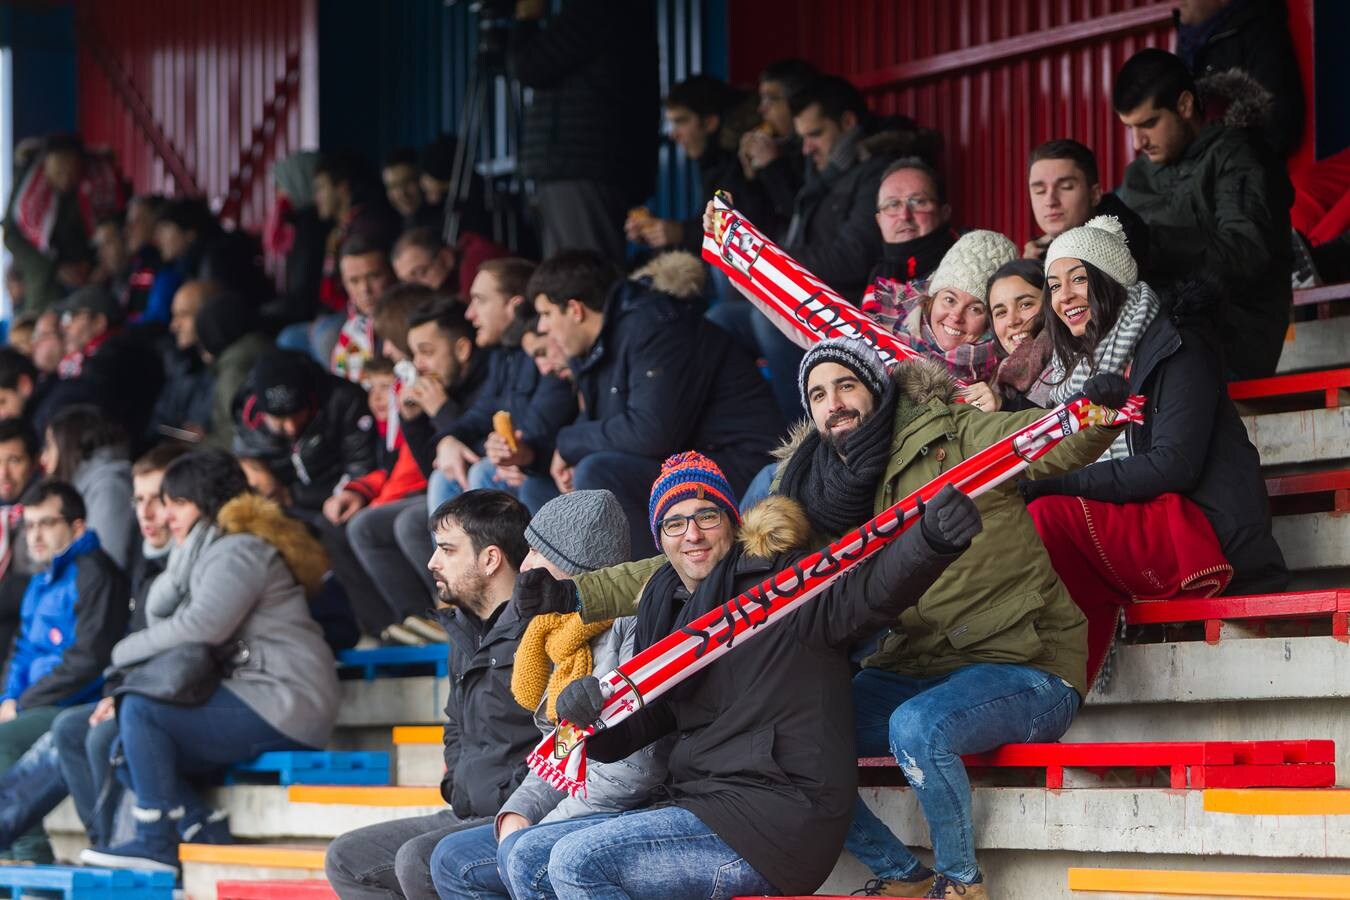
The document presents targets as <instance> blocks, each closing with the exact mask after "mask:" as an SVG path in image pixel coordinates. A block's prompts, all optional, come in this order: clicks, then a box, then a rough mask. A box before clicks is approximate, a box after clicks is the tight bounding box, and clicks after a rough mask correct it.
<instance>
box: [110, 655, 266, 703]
mask: <svg viewBox="0 0 1350 900" xmlns="http://www.w3.org/2000/svg"><path fill="white" fill-rule="evenodd" d="M242 643H243V642H242V641H234V642H231V643H228V644H225V645H224V646H220V647H217V646H213V645H211V644H201V643H197V644H182V645H180V646H177V647H174V648H172V649H170V650H165V651H164V652H163V653H158V654H156V655H155V656H152V657H150V658H149V659H147V660H145V661H144V662H140V663H137V664H135V665H134V666H129V667H127V668H123V669H117V670H115V671H113V672H111V673H109V675H108V682H109V684H110V685H111V687H112V690H111V696H113V697H120V696H122V695H123V694H140V695H141V696H142V697H149V698H150V699H151V700H160V701H162V702H164V703H173V704H175V705H178V706H201V705H202V704H203V703H205V702H206V701H207V700H209V699H211V695H212V694H214V693H215V692H216V688H218V687H220V683H221V681H223V680H224V679H225V678H226V677H228V675H229V671H228V670H229V668H232V667H231V666H229V662H230V660H232V659H233V658H235V657H237V656H238V655H239V653H240V645H241V644H242Z"/></svg>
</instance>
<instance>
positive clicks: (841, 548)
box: [529, 397, 1143, 796]
mask: <svg viewBox="0 0 1350 900" xmlns="http://www.w3.org/2000/svg"><path fill="white" fill-rule="evenodd" d="M1142 409H1143V398H1142V397H1132V398H1131V399H1130V401H1129V403H1127V404H1126V405H1125V407H1124V408H1123V409H1121V410H1120V411H1119V412H1117V411H1116V410H1108V409H1103V408H1102V407H1100V406H1095V405H1093V404H1092V403H1090V402H1089V401H1088V400H1087V399H1086V398H1084V397H1078V398H1076V399H1073V400H1071V401H1070V402H1068V403H1067V404H1065V405H1063V406H1059V407H1057V408H1055V409H1053V410H1051V411H1050V412H1048V413H1046V414H1045V415H1044V416H1042V417H1041V418H1039V419H1037V420H1036V421H1035V422H1033V423H1031V424H1030V425H1027V426H1026V427H1024V428H1022V429H1020V430H1018V431H1016V432H1014V433H1013V434H1010V435H1008V436H1007V437H1005V438H1003V439H1002V440H1000V441H998V442H997V443H995V444H993V445H992V446H990V447H988V448H986V449H984V450H981V451H980V452H979V453H976V454H975V455H973V456H971V457H970V458H969V459H966V460H965V461H964V462H962V463H960V464H959V465H957V466H955V467H953V468H952V469H950V470H948V471H947V472H944V473H942V474H941V475H939V476H938V477H937V478H934V479H933V480H932V481H930V482H928V483H927V484H925V485H924V486H923V487H921V488H919V490H917V491H915V492H914V493H912V494H910V495H909V496H908V497H905V498H904V499H903V500H901V501H900V502H898V503H896V504H895V505H894V506H891V507H889V508H887V509H885V510H883V511H882V512H881V513H880V514H879V515H877V516H876V517H875V518H873V519H872V520H871V521H869V522H867V523H866V524H864V525H862V526H861V527H860V528H857V529H855V530H853V531H851V532H849V533H848V534H846V535H844V536H843V537H841V538H840V539H839V540H837V541H835V542H834V543H833V544H831V545H830V546H828V547H826V548H825V549H824V550H820V551H818V552H816V553H813V554H811V555H810V556H808V557H806V558H805V559H803V560H801V561H800V562H798V563H796V564H794V565H793V567H792V568H791V569H789V570H786V571H783V572H779V573H778V574H776V575H774V576H773V577H771V578H769V579H767V580H766V581H764V582H762V583H761V584H759V585H757V586H755V587H754V588H751V589H750V590H749V591H746V592H745V593H743V594H741V595H739V596H737V597H733V598H732V599H730V600H728V601H727V602H726V603H724V604H722V605H721V606H719V607H717V608H716V609H714V610H711V611H710V612H708V613H706V614H705V615H703V616H700V617H699V618H697V619H695V620H694V621H693V622H691V623H690V624H689V625H687V626H685V627H684V628H682V629H680V630H679V631H677V632H675V633H674V634H671V635H668V636H667V637H665V638H662V639H661V640H659V641H657V642H656V643H655V644H653V645H652V646H651V647H648V648H647V649H646V650H644V651H642V652H641V653H639V654H637V655H636V656H634V657H632V658H631V659H629V660H628V661H627V662H625V663H623V664H622V665H620V666H619V667H618V668H617V669H615V670H613V671H612V672H610V673H609V674H607V675H605V676H604V677H603V678H601V679H600V687H601V690H602V691H603V692H604V694H605V697H606V700H605V705H604V707H603V709H602V710H601V713H600V719H599V720H598V721H597V722H595V723H591V724H587V725H578V724H574V723H570V722H567V721H561V722H559V723H558V727H557V728H555V729H554V730H553V731H552V732H551V733H550V734H549V735H548V736H547V737H545V738H544V740H543V741H542V742H541V743H540V744H539V746H538V747H536V748H535V749H534V751H533V752H531V753H530V756H529V764H530V768H531V769H533V770H534V772H535V773H536V774H537V775H539V776H540V777H541V778H543V779H544V780H545V781H547V782H548V783H549V784H551V785H553V787H554V788H556V789H558V790H561V791H567V792H568V793H569V794H571V795H573V796H576V795H577V794H578V793H584V792H585V789H586V751H585V741H586V738H587V737H589V736H590V735H592V734H594V733H595V732H596V731H597V730H599V729H603V728H609V727H612V726H614V725H617V724H618V723H619V722H622V721H623V720H624V719H626V718H628V717H629V716H631V715H633V714H634V713H635V712H637V711H638V710H640V709H642V707H643V706H645V705H646V704H648V703H651V702H652V701H653V700H655V699H657V698H658V697H660V696H661V695H662V694H664V693H665V692H666V691H668V690H670V689H671V688H673V687H674V686H675V685H677V684H679V683H680V682H681V681H683V680H684V679H686V678H689V677H690V676H692V675H694V674H695V673H696V672H699V671H700V670H702V669H703V668H705V667H706V666H708V665H710V664H712V663H713V662H715V661H716V660H717V659H718V658H720V657H721V656H722V654H724V653H728V652H730V651H731V650H732V649H733V647H734V646H737V645H738V643H739V644H743V643H744V642H745V641H748V640H750V639H751V638H753V637H755V635H757V634H760V633H762V626H764V625H772V624H776V623H778V622H781V621H782V620H783V619H785V618H787V616H788V615H790V614H791V613H792V612H793V611H795V610H796V609H798V608H799V607H800V606H802V605H803V604H805V603H807V602H809V601H811V600H812V599H813V598H815V597H816V596H818V595H819V594H820V593H821V592H823V591H824V590H825V589H826V588H828V587H829V586H830V585H831V584H833V583H834V582H835V581H836V580H838V579H839V578H840V577H842V576H843V575H844V574H845V573H846V572H848V571H849V570H851V569H852V568H853V567H854V566H856V565H858V564H859V563H861V562H862V561H863V560H865V559H867V558H869V557H870V556H872V554H874V553H876V552H877V551H878V550H880V549H881V548H882V547H883V546H885V545H886V544H887V543H889V542H890V541H893V540H895V538H896V537H898V536H899V535H900V534H901V533H902V532H903V531H904V530H905V529H906V528H908V527H910V526H911V525H913V524H914V523H915V522H916V521H917V520H918V501H919V500H920V499H921V498H922V499H923V500H925V501H927V500H930V499H932V497H933V496H934V495H935V494H937V492H938V491H939V490H940V489H941V488H942V487H943V486H944V485H947V484H951V485H954V486H955V487H956V488H957V489H959V490H961V491H964V492H965V493H966V494H967V495H969V496H971V497H978V496H979V495H980V494H982V493H984V492H985V491H988V490H990V489H991V488H994V487H996V486H998V485H999V484H1002V483H1003V482H1004V481H1006V480H1007V479H1009V478H1011V477H1013V476H1014V475H1016V474H1017V473H1018V472H1021V471H1022V470H1023V469H1025V468H1026V467H1027V465H1028V464H1029V463H1031V462H1032V461H1034V460H1036V459H1038V458H1040V457H1041V456H1043V455H1045V454H1046V453H1048V452H1049V451H1050V450H1051V449H1052V448H1053V447H1054V446H1055V445H1056V444H1058V443H1059V442H1060V441H1061V440H1063V439H1064V438H1066V437H1068V436H1069V435H1071V434H1074V433H1076V432H1078V431H1080V430H1082V429H1083V428H1085V427H1087V426H1089V425H1093V424H1098V423H1101V424H1117V423H1120V422H1122V421H1125V422H1140V421H1142V419H1143V416H1142Z"/></svg>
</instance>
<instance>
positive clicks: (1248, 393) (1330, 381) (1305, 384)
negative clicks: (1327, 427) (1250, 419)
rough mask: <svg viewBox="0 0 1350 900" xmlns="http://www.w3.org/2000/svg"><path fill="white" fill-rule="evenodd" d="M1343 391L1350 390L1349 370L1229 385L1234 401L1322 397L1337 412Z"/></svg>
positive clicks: (1284, 376) (1299, 373)
mask: <svg viewBox="0 0 1350 900" xmlns="http://www.w3.org/2000/svg"><path fill="white" fill-rule="evenodd" d="M1343 388H1350V368H1343V369H1323V370H1322V371H1320V372H1297V373H1295V374H1293V375H1275V376H1272V377H1270V378H1253V379H1250V380H1249V381H1234V382H1230V383H1229V385H1228V396H1229V397H1231V398H1232V399H1234V400H1259V399H1261V398H1263V397H1287V396H1292V395H1295V394H1317V393H1321V394H1323V400H1324V401H1325V404H1326V408H1327V409H1334V408H1336V407H1338V406H1340V405H1341V400H1340V392H1341V390H1342V389H1343Z"/></svg>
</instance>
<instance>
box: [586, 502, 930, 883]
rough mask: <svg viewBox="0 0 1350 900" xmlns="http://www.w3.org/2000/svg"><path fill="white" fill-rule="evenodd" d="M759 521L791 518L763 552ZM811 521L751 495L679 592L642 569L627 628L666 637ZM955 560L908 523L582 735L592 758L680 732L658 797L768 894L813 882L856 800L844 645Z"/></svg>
mask: <svg viewBox="0 0 1350 900" xmlns="http://www.w3.org/2000/svg"><path fill="white" fill-rule="evenodd" d="M766 521H775V522H777V523H784V522H790V525H789V526H788V527H789V528H790V530H791V532H792V539H791V540H789V541H783V540H781V539H775V540H774V541H773V542H772V543H773V544H774V546H773V547H772V548H770V551H769V552H765V551H764V549H763V548H762V547H756V546H755V544H756V543H767V542H763V541H760V540H759V535H760V534H761V533H762V531H763V528H764V523H765V522H766ZM809 532H810V526H809V524H808V523H807V521H806V517H805V513H804V512H802V510H801V508H800V507H799V506H797V504H796V503H794V502H793V501H791V500H789V499H787V498H785V497H770V498H769V499H767V500H765V501H763V502H762V503H760V504H758V505H757V506H756V507H755V508H754V509H753V510H751V511H750V512H749V513H747V515H746V522H745V527H744V528H743V529H742V535H741V540H742V542H743V543H744V548H743V546H742V545H741V544H738V545H737V546H736V547H734V548H733V549H732V550H731V552H729V553H728V554H727V556H726V557H725V558H724V559H723V560H722V561H721V562H720V563H719V564H718V566H717V568H715V569H714V570H713V572H712V574H711V575H709V576H708V578H707V579H705V580H704V582H703V583H702V584H701V585H700V586H699V590H697V591H696V592H695V593H694V595H693V597H691V598H689V600H688V601H686V602H684V603H683V604H681V602H680V601H679V599H678V595H677V596H676V597H671V596H670V592H668V591H667V592H664V593H663V592H661V591H660V590H659V588H660V586H661V584H662V579H663V573H662V572H661V571H658V572H657V574H656V575H654V576H653V577H652V579H651V581H650V582H649V583H648V587H647V589H646V590H644V592H643V597H642V600H641V601H640V602H639V603H638V626H637V627H638V634H639V635H643V634H646V633H650V632H653V631H655V633H657V634H659V635H660V636H661V637H664V636H665V634H668V633H670V632H673V631H675V630H676V629H679V628H681V627H682V626H684V625H687V624H688V623H689V622H691V621H693V620H694V619H696V618H698V616H700V615H702V614H703V613H706V612H708V611H709V610H711V609H713V608H714V607H716V606H718V605H720V604H721V603H723V602H725V601H726V600H729V599H731V597H733V596H735V595H736V594H738V593H741V592H744V591H746V590H748V589H750V588H751V587H754V586H756V585H758V584H760V583H761V582H763V581H764V580H765V579H766V578H768V577H769V576H771V575H773V574H774V573H776V572H779V571H782V570H784V569H788V568H790V567H791V566H792V565H794V564H795V563H797V562H798V561H800V560H801V559H802V558H804V556H805V555H806V554H805V553H803V552H801V548H802V547H803V545H804V544H805V542H806V541H807V540H808V538H809ZM785 544H786V546H787V548H789V549H782V548H783V547H784V545H785ZM752 549H753V550H754V553H752V552H751V550H752ZM759 553H763V554H764V555H756V554H759ZM954 559H956V557H955V556H942V555H939V554H937V553H936V552H935V551H934V550H933V549H932V548H931V547H930V546H929V545H928V543H927V541H925V540H924V539H923V536H922V534H921V532H920V529H919V528H918V527H913V528H911V529H910V530H909V531H907V532H906V533H905V534H904V535H902V536H901V537H899V538H898V539H896V540H895V541H894V542H892V543H891V544H890V545H889V546H887V547H885V548H883V549H882V550H881V551H879V552H878V554H877V557H876V558H875V559H873V560H871V561H869V562H868V563H865V564H864V565H863V566H862V567H861V568H859V569H858V570H856V571H854V572H852V573H851V574H850V575H848V576H847V577H845V578H843V579H840V580H839V581H837V582H835V583H834V585H832V586H831V587H830V589H829V590H828V591H827V592H826V593H824V594H822V595H820V596H819V597H817V598H816V599H814V600H812V601H810V602H809V603H807V604H806V605H805V606H803V607H801V608H800V609H798V610H797V611H796V612H794V613H791V614H790V615H789V616H788V617H787V618H786V619H784V620H783V621H781V622H778V623H776V624H774V625H772V626H768V627H766V628H765V630H764V631H763V633H762V634H760V635H758V636H757V637H756V638H755V640H754V641H751V642H748V643H746V644H744V645H743V646H738V647H735V648H734V649H732V651H731V652H730V653H728V654H727V655H726V656H724V657H722V658H721V659H719V660H717V661H716V662H714V663H713V664H712V665H710V666H709V667H708V668H707V669H705V670H704V671H702V672H700V673H698V674H697V675H694V676H693V677H691V678H689V679H688V680H686V681H685V682H684V683H682V684H680V685H679V686H678V687H676V688H674V689H673V690H672V691H670V692H669V693H667V694H666V695H664V696H663V697H661V698H660V699H659V700H656V701H654V702H652V703H651V704H649V705H648V706H647V707H646V708H645V709H644V710H643V711H642V712H639V713H637V714H636V715H634V716H631V717H630V718H628V719H625V720H624V721H623V722H621V723H619V724H618V725H616V726H614V727H613V728H610V729H607V730H605V731H601V732H599V733H597V734H596V735H595V736H594V737H592V738H590V739H588V741H587V748H588V753H589V754H590V757H591V758H592V759H594V760H598V761H600V762H613V761H615V760H619V759H622V758H624V757H625V756H627V755H628V754H630V753H632V752H634V751H636V750H638V749H639V748H641V747H644V746H646V745H648V744H650V743H652V742H653V741H655V740H657V739H659V738H661V737H663V736H664V735H666V734H670V733H672V732H674V733H676V734H678V735H679V739H678V740H677V741H676V742H675V746H674V749H673V750H672V751H671V754H670V772H669V776H668V780H667V783H666V785H665V786H664V790H663V791H661V793H663V794H664V796H665V797H666V798H667V802H669V803H673V804H674V805H676V806H679V807H681V808H683V809H687V810H689V811H690V812H692V813H693V814H694V815H696V816H698V818H699V819H700V820H701V821H703V822H704V823H706V824H707V825H708V826H709V827H710V828H712V829H713V830H714V831H715V832H717V835H718V837H720V838H722V840H724V841H726V843H727V844H728V845H730V846H731V848H732V849H733V850H735V851H736V852H737V853H739V854H740V855H741V856H743V857H745V859H746V860H747V861H748V862H749V863H750V864H751V865H752V866H754V868H755V870H756V871H758V872H759V873H760V874H761V875H763V876H764V877H765V878H767V879H768V880H769V881H771V882H772V883H773V885H774V887H775V888H776V889H777V890H778V892H780V893H783V894H809V893H811V892H812V891H814V890H815V889H816V888H817V887H819V886H820V884H821V883H822V882H823V881H824V880H825V877H826V876H827V875H829V873H830V870H831V869H833V868H834V864H835V862H836V860H837V859H838V857H839V851H840V850H842V849H843V845H844V835H845V833H846V832H847V831H848V826H849V823H850V822H851V821H852V820H853V810H854V806H855V804H856V802H857V799H858V762H857V751H856V748H855V745H854V729H853V691H852V674H853V673H852V668H851V665H850V663H849V655H848V654H849V647H850V646H851V645H852V644H854V643H855V642H857V641H858V640H861V639H863V638H865V637H869V636H871V635H874V634H875V633H876V632H877V631H879V630H881V629H882V628H884V627H886V626H888V625H892V624H894V623H895V621H896V620H897V619H898V618H899V616H900V613H901V612H903V611H904V610H905V609H907V608H909V607H911V606H913V605H914V604H915V603H917V602H918V600H919V597H920V596H922V595H923V593H924V591H926V590H927V589H928V587H929V586H930V585H932V584H933V582H934V581H936V580H937V578H938V576H939V575H941V574H942V572H943V571H944V570H945V569H946V568H947V566H948V565H949V564H950V563H951V562H952V561H953V560H954ZM665 569H666V570H669V564H667V566H666V567H665ZM649 595H651V596H649ZM654 618H656V619H659V620H660V621H655V622H654V621H653V619H654ZM639 649H644V648H639Z"/></svg>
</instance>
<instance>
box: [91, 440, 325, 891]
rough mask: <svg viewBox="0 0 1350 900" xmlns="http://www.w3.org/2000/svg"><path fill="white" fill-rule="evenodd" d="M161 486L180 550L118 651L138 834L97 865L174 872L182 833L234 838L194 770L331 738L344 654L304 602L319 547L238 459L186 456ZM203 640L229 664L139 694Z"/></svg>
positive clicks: (317, 570) (122, 723)
mask: <svg viewBox="0 0 1350 900" xmlns="http://www.w3.org/2000/svg"><path fill="white" fill-rule="evenodd" d="M162 494H163V497H164V505H165V511H166V514H167V517H168V522H169V531H170V533H171V534H172V535H173V540H174V548H173V550H172V551H171V553H170V555H169V563H168V566H167V568H166V569H165V570H164V573H163V574H162V575H160V576H159V577H158V578H156V579H155V581H154V583H153V584H152V585H151V586H150V590H149V593H148V595H147V597H146V601H145V611H146V618H147V621H148V623H149V624H148V625H147V627H146V628H145V629H144V630H143V631H138V632H136V633H134V634H131V635H128V636H127V637H125V638H123V639H122V640H121V641H119V642H118V644H117V645H116V646H115V647H114V648H113V654H112V658H113V665H114V666H116V667H118V668H119V669H120V670H121V671H122V673H124V674H123V676H122V685H123V687H125V688H127V690H126V691H125V692H123V693H122V694H121V696H120V702H119V706H118V710H117V722H118V739H119V741H120V742H121V746H122V753H123V755H124V756H125V758H126V768H127V772H128V775H129V781H130V787H131V789H132V790H133V791H134V792H135V794H136V809H135V820H136V836H135V838H133V839H132V840H130V841H127V842H125V843H122V844H119V845H116V846H111V847H104V848H98V849H95V850H87V851H85V854H84V855H83V856H82V857H81V858H82V859H83V860H84V861H85V862H87V863H89V864H92V865H99V866H108V867H112V868H128V869H144V870H167V871H173V870H176V869H177V866H178V844H179V842H180V841H187V840H195V841H197V842H203V841H206V842H214V843H219V842H222V841H225V840H228V838H229V830H228V826H227V825H226V824H225V823H224V820H223V816H222V815H221V814H219V813H217V812H215V811H213V810H211V809H210V808H209V807H208V806H207V805H206V804H205V803H203V801H202V799H201V798H200V797H199V796H198V795H197V793H196V791H195V790H194V789H193V788H192V787H191V786H190V785H189V784H188V782H187V780H186V777H187V776H189V775H196V774H200V773H203V772H211V771H217V770H222V769H225V768H227V767H228V766H231V765H233V764H235V763H238V762H242V761H244V760H248V759H252V758H253V757H255V756H257V755H258V754H260V753H264V752H267V751H270V750H305V749H314V748H318V747H322V746H324V745H325V744H326V743H327V741H328V738H329V735H330V734H331V732H332V729H333V722H334V720H335V719H336V717H337V702H338V686H337V674H336V670H335V668H334V662H333V654H332V651H330V650H329V649H328V645H327V644H326V643H324V639H323V634H322V632H321V631H320V629H319V626H318V625H316V624H315V622H314V619H313V618H312V617H311V616H310V612H309V608H308V606H307V604H306V595H307V594H313V593H315V592H316V591H317V590H318V588H319V586H320V583H321V582H322V580H323V575H324V572H325V570H326V569H327V568H328V560H327V558H326V557H325V555H324V552H323V549H322V548H321V547H320V546H319V543H318V542H317V541H316V540H315V539H314V538H312V537H311V536H310V535H309V532H308V531H307V530H306V529H305V527H304V525H303V524H301V523H300V522H299V521H297V520H295V519H290V518H287V517H286V516H285V515H284V514H283V513H282V511H281V509H280V507H278V506H277V505H276V504H275V503H272V502H271V501H268V500H263V499H262V498H260V497H256V496H254V495H253V494H251V493H249V490H248V482H247V481H246V480H245V478H244V473H243V470H242V469H241V468H240V467H239V463H238V462H237V461H235V459H234V457H232V456H230V455H229V454H228V453H225V452H223V451H220V450H200V451H196V452H193V453H189V454H188V455H186V456H184V457H182V458H180V459H178V460H175V461H174V462H173V463H172V464H171V465H170V466H169V468H168V470H167V471H165V473H164V482H163V487H162ZM203 645H204V646H206V647H209V648H212V651H213V652H212V656H213V657H214V659H215V660H216V661H217V663H218V665H217V666H213V672H211V673H206V674H202V673H194V675H192V676H189V677H185V678H183V679H182V681H183V683H181V684H179V683H167V682H170V681H171V679H169V678H168V677H166V676H164V675H161V676H160V680H159V682H158V683H157V684H158V688H157V690H156V691H155V692H150V691H145V690H144V687H143V684H144V682H143V680H142V683H141V687H139V688H138V690H136V691H133V690H131V685H132V684H133V683H134V679H135V672H136V670H137V667H141V666H147V665H148V664H149V663H150V662H151V661H153V660H155V659H157V658H159V657H162V656H163V655H164V654H167V653H170V652H171V651H172V652H177V653H179V654H181V651H182V649H183V648H185V647H191V646H203ZM180 658H181V656H180ZM182 668H184V669H186V668H188V667H187V666H186V665H184V666H183V667H182ZM142 671H144V670H142ZM213 676H214V677H219V679H220V680H219V684H218V686H216V687H215V688H214V690H212V691H211V692H210V695H209V696H208V697H207V698H206V699H205V700H204V701H202V700H200V698H199V697H195V696H189V695H190V694H191V693H192V692H193V689H194V688H197V689H200V686H201V683H202V682H203V681H205V682H206V683H208V684H209V682H210V680H211V678H212V677H213ZM174 692H178V693H174ZM152 693H153V694H155V696H152ZM179 693H181V694H183V696H179V695H178V694H179ZM166 695H170V696H172V700H170V699H169V698H168V696H166ZM161 697H163V699H161ZM193 700H197V702H193Z"/></svg>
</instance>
